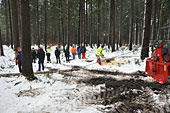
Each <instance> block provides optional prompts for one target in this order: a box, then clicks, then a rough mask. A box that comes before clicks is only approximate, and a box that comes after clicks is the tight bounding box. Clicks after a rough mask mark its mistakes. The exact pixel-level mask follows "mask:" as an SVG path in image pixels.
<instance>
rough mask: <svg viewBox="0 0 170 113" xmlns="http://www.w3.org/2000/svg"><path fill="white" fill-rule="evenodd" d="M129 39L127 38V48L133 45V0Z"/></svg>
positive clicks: (132, 2) (132, 1)
mask: <svg viewBox="0 0 170 113" xmlns="http://www.w3.org/2000/svg"><path fill="white" fill-rule="evenodd" d="M130 18H131V19H130V39H129V50H132V45H133V37H134V36H133V35H134V34H133V33H134V31H133V30H134V29H133V21H134V0H131V17H130Z"/></svg>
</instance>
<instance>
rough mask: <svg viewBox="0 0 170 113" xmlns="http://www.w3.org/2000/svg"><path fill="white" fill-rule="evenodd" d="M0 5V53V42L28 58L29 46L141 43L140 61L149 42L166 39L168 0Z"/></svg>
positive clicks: (21, 0)
mask: <svg viewBox="0 0 170 113" xmlns="http://www.w3.org/2000/svg"><path fill="white" fill-rule="evenodd" d="M0 6H1V10H0V17H1V18H0V28H1V35H0V36H1V37H0V43H1V46H0V49H1V55H4V54H3V47H2V45H7V46H10V47H11V48H12V49H13V48H14V50H15V51H16V50H17V48H18V47H21V48H22V50H23V55H24V56H25V58H28V59H30V58H29V57H28V56H29V52H30V51H31V45H33V44H36V45H40V44H43V45H45V50H46V48H47V45H48V44H53V45H59V46H63V50H65V45H72V44H82V43H84V44H86V45H88V44H89V45H90V46H91V47H93V45H94V44H97V45H98V46H99V45H100V44H105V45H108V47H109V48H110V47H111V48H112V52H114V51H115V50H118V49H119V47H121V46H122V45H126V46H128V47H129V50H132V47H133V45H141V46H142V48H143V49H142V52H141V59H145V58H146V57H148V53H149V47H148V46H149V43H150V41H151V40H160V39H161V40H166V39H169V37H170V30H169V25H170V19H169V18H170V1H169V0H73V1H71V0H2V1H1V4H0ZM144 48H145V49H144ZM24 53H25V54H24ZM26 64H29V63H26Z"/></svg>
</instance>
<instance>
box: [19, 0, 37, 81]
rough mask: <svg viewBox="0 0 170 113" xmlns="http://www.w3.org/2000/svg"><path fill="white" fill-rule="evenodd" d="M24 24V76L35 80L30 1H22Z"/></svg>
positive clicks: (22, 21)
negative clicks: (32, 57)
mask: <svg viewBox="0 0 170 113" xmlns="http://www.w3.org/2000/svg"><path fill="white" fill-rule="evenodd" d="M21 23H22V74H23V75H24V76H25V77H26V78H27V79H28V80H32V78H34V74H33V69H32V59H31V36H30V35H31V33H30V8H29V0H21Z"/></svg>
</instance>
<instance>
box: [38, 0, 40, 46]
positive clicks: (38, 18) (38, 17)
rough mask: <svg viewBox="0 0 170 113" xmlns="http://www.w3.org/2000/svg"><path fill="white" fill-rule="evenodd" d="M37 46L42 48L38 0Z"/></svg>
mask: <svg viewBox="0 0 170 113" xmlns="http://www.w3.org/2000/svg"><path fill="white" fill-rule="evenodd" d="M37 44H38V46H40V27H39V2H38V0H37Z"/></svg>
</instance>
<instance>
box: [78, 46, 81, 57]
mask: <svg viewBox="0 0 170 113" xmlns="http://www.w3.org/2000/svg"><path fill="white" fill-rule="evenodd" d="M80 49H81V48H80V46H79V45H78V47H77V54H78V58H79V59H81V50H80Z"/></svg>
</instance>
